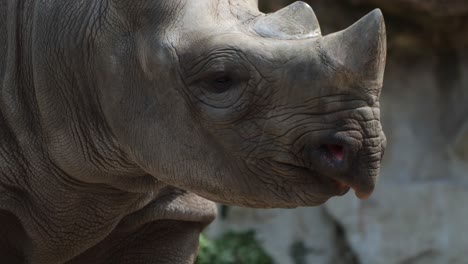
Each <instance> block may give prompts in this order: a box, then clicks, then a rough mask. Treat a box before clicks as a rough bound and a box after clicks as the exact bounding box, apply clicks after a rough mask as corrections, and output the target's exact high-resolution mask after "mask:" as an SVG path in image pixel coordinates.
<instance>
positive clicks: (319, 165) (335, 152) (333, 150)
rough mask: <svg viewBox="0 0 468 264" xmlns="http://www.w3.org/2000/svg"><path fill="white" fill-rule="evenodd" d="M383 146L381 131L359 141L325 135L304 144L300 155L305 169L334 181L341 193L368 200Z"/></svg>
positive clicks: (383, 137) (383, 140)
mask: <svg viewBox="0 0 468 264" xmlns="http://www.w3.org/2000/svg"><path fill="white" fill-rule="evenodd" d="M343 133H346V132H343ZM368 141H372V142H373V143H368ZM385 145H386V139H385V136H384V134H383V132H382V133H380V135H379V136H378V137H375V138H374V137H372V138H369V140H367V139H364V140H362V141H361V140H360V141H356V140H350V139H349V138H343V137H337V136H327V137H324V138H321V139H319V140H317V141H315V142H311V143H306V145H305V146H304V147H303V151H302V156H303V159H304V166H305V167H306V168H307V169H308V170H310V171H313V172H315V173H317V174H319V175H321V176H322V177H325V178H327V179H328V180H331V181H334V182H335V183H336V186H338V188H339V189H341V190H342V193H343V194H344V193H346V192H347V191H348V190H349V189H353V190H354V191H355V194H356V196H357V197H358V198H360V199H367V198H368V197H369V196H370V195H371V194H372V192H373V190H374V187H375V184H376V180H377V177H378V173H379V168H380V161H381V159H382V157H383V152H384V150H385Z"/></svg>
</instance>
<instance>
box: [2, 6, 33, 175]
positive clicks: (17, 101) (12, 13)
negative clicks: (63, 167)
mask: <svg viewBox="0 0 468 264" xmlns="http://www.w3.org/2000/svg"><path fill="white" fill-rule="evenodd" d="M32 9H33V1H32V0H29V1H10V0H0V13H1V14H0V58H1V59H2V60H1V61H0V92H1V93H0V130H1V131H0V133H1V137H0V141H1V143H2V144H1V146H2V147H1V150H3V151H7V156H9V157H12V156H13V155H11V153H17V158H18V159H22V160H27V159H31V158H36V157H37V153H40V150H41V146H42V140H41V139H42V133H41V130H40V123H39V122H40V119H39V117H38V113H39V112H38V108H37V103H36V100H35V92H34V85H33V79H34V78H33V70H32V63H31V61H32V53H31V49H32V45H31V40H32V38H31V32H32V19H31V17H32V16H31V15H28V14H32ZM2 171H4V170H3V169H2Z"/></svg>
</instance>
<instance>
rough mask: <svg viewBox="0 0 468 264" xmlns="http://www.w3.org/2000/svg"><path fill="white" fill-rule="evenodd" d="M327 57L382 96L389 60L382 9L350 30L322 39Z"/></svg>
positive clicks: (355, 24)
mask: <svg viewBox="0 0 468 264" xmlns="http://www.w3.org/2000/svg"><path fill="white" fill-rule="evenodd" d="M322 43H323V44H322V48H323V50H324V51H325V52H326V54H327V55H328V56H329V57H330V58H331V59H332V61H334V63H336V64H338V66H343V67H344V68H345V69H346V71H348V72H350V73H351V74H352V76H353V78H354V79H356V80H357V81H359V82H360V83H361V84H362V85H363V86H365V87H366V88H368V89H370V87H373V88H372V89H376V90H377V91H375V92H376V93H377V95H378V94H380V89H381V87H382V83H383V75H384V69H385V60H386V50H387V48H386V45H387V44H386V33H385V23H384V19H383V15H382V12H381V11H380V10H379V9H375V10H374V11H372V12H370V13H369V14H367V15H366V16H365V17H363V18H361V19H360V20H359V21H357V22H356V23H354V24H353V25H352V26H350V27H349V28H347V29H345V30H343V31H340V32H337V33H334V34H330V35H327V36H325V37H323V39H322Z"/></svg>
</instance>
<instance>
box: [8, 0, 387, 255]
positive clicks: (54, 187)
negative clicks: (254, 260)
mask: <svg viewBox="0 0 468 264" xmlns="http://www.w3.org/2000/svg"><path fill="white" fill-rule="evenodd" d="M257 5H258V3H257V1H256V0H167V1H162V0H138V1H129V0H93V1H91V0H60V1H59V0H0V58H1V60H0V92H1V95H0V142H1V145H0V146H1V147H0V223H1V225H0V262H1V263H41V264H42V263H46V264H58V263H87V264H88V263H93V264H99V263H193V262H194V260H195V258H196V253H197V247H198V238H199V235H200V232H201V231H202V230H203V228H205V227H206V226H207V225H208V224H209V223H210V222H211V221H212V220H213V219H214V217H215V215H216V206H215V203H214V202H219V203H224V204H228V205H238V206H246V207H253V208H293V207H298V206H317V205H320V204H322V203H324V202H325V201H327V200H328V199H329V198H331V197H333V196H340V195H343V194H345V193H346V192H347V191H349V190H350V189H351V188H352V189H353V190H354V191H355V193H356V195H357V196H358V197H359V198H363V199H364V198H367V197H368V196H369V195H370V194H371V193H372V191H373V189H374V186H375V183H376V178H377V176H378V173H379V167H380V161H381V159H382V155H383V151H384V148H385V144H386V143H385V142H386V139H385V136H384V133H383V132H382V127H381V123H380V113H379V98H380V93H381V88H382V83H383V72H384V65H385V57H386V37H385V26H384V21H383V16H382V14H381V12H380V11H379V10H378V9H377V10H374V11H372V12H371V13H370V14H368V15H366V16H365V17H364V18H362V19H361V20H359V21H358V22H356V23H355V24H353V25H352V26H350V27H349V28H347V29H345V30H343V31H340V32H337V33H333V34H329V35H326V36H322V34H321V31H320V27H319V24H318V22H317V18H316V16H315V14H314V12H313V11H312V9H311V7H310V6H309V5H308V4H306V3H304V2H296V3H294V4H292V5H290V6H287V7H285V8H284V9H281V10H280V11H277V12H275V13H271V14H264V13H262V12H260V11H259V9H258V7H257Z"/></svg>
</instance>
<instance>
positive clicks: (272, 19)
mask: <svg viewBox="0 0 468 264" xmlns="http://www.w3.org/2000/svg"><path fill="white" fill-rule="evenodd" d="M254 30H255V31H256V32H257V33H258V34H259V35H260V36H262V37H268V38H274V39H304V38H311V37H317V36H320V35H321V32H320V25H319V23H318V20H317V17H316V16H315V13H314V11H313V10H312V8H311V7H310V6H309V5H308V4H306V3H304V2H302V1H299V2H295V3H293V4H291V5H289V6H287V7H285V8H283V9H281V10H279V11H277V12H275V13H272V14H268V15H266V16H263V17H261V18H259V19H258V20H257V22H256V23H255V25H254Z"/></svg>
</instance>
